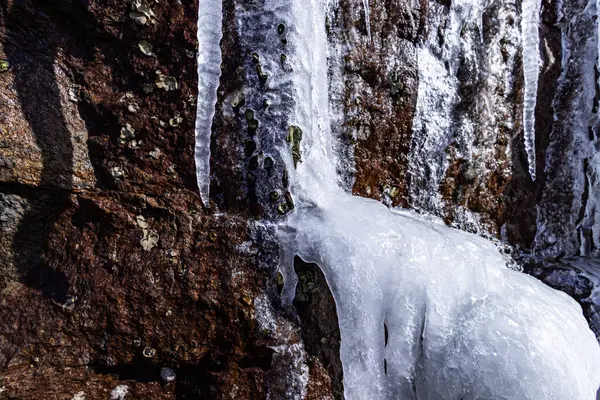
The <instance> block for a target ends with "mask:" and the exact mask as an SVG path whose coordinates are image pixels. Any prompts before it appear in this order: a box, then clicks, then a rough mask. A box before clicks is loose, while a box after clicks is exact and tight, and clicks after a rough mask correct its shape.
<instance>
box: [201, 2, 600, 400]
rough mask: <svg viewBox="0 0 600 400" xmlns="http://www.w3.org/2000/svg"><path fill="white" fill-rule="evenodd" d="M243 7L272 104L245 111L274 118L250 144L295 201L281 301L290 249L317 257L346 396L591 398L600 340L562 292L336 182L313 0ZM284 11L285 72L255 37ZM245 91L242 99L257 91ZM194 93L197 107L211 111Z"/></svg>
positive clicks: (290, 280) (477, 243)
mask: <svg viewBox="0 0 600 400" xmlns="http://www.w3.org/2000/svg"><path fill="white" fill-rule="evenodd" d="M201 4H202V1H201ZM466 4H467V3H466V2H465V5H466ZM261 7H262V9H261ZM458 11H460V10H458ZM261 13H262V14H261ZM244 15H245V16H242V17H240V18H242V22H241V25H244V21H243V19H244V18H250V17H249V16H253V15H254V16H256V18H253V21H255V23H254V27H255V29H256V31H245V32H244V31H242V34H241V41H242V43H251V44H252V45H253V46H257V47H256V49H257V50H256V51H257V52H258V53H259V56H260V57H261V58H260V60H261V61H260V62H261V63H262V62H263V60H264V63H265V64H264V70H267V71H269V72H270V73H271V74H272V75H271V76H270V77H269V78H268V79H269V80H268V81H267V84H266V85H265V86H266V87H265V88H264V90H265V92H266V93H267V94H268V95H269V96H270V97H269V99H272V100H273V101H272V103H271V105H270V106H269V110H270V111H269V113H264V115H263V114H257V115H259V117H260V118H262V119H261V121H266V122H268V125H269V126H271V125H272V127H265V129H264V130H263V129H262V128H261V132H259V134H258V136H260V139H259V140H260V143H259V145H260V146H261V149H262V150H263V151H269V150H271V151H273V150H275V151H279V153H280V154H281V157H282V158H283V160H284V162H285V163H286V164H287V170H288V171H289V173H290V177H289V178H290V179H289V180H290V189H291V191H292V193H293V195H294V198H295V201H296V209H295V210H294V211H293V212H292V213H291V214H289V216H288V217H287V219H285V220H284V221H283V222H281V223H280V225H279V233H278V238H279V240H280V242H281V249H282V254H281V268H282V272H283V273H284V276H285V287H284V292H283V296H284V300H287V301H288V302H289V301H290V300H291V298H292V296H293V293H294V286H295V282H296V277H295V275H294V272H293V267H292V266H293V257H294V255H296V254H298V255H300V256H301V257H302V258H303V259H305V260H306V261H312V262H316V263H317V264H318V265H319V266H320V267H321V268H322V269H323V271H324V273H325V276H326V278H327V281H328V283H329V286H330V288H331V290H332V293H333V296H334V299H335V301H336V305H337V311H338V317H339V324H340V331H341V337H342V343H341V358H342V364H343V369H344V395H345V398H346V399H349V400H352V399H357V400H363V399H369V400H378V399H392V398H393V399H397V398H398V399H428V400H436V399H439V400H442V399H444V400H445V399H464V400H474V399H482V398H484V399H498V398H504V399H519V400H529V399H535V400H539V399H548V400H552V399H556V400H564V399H590V400H591V399H594V398H595V396H596V390H597V389H598V385H599V383H600V347H599V346H598V342H597V341H596V338H595V336H594V334H593V333H592V332H591V330H590V329H589V327H588V325H587V323H586V321H585V319H584V318H583V316H582V313H581V308H580V307H579V306H578V305H577V303H576V302H575V301H574V300H572V299H571V298H570V297H568V296H567V295H565V294H563V293H561V292H558V291H555V290H553V289H550V288H549V287H547V286H545V285H543V284H542V283H541V282H539V281H537V280H536V279H534V278H532V277H529V276H527V275H524V274H521V273H519V272H515V271H512V270H510V269H508V268H507V267H506V260H505V259H504V258H503V256H502V255H501V254H500V253H499V252H498V250H497V249H496V248H495V246H494V245H493V244H491V243H489V242H488V241H486V240H484V239H482V238H480V237H478V236H475V235H472V234H467V233H464V232H460V231H457V230H454V229H451V228H448V227H446V226H444V225H443V224H442V223H439V222H437V220H433V219H427V218H425V217H422V216H419V215H418V214H416V213H414V212H396V211H390V210H388V209H387V208H385V207H384V206H383V205H382V204H380V203H378V202H376V201H373V200H367V199H363V198H359V197H354V196H352V195H350V194H349V193H346V192H345V191H343V190H342V189H341V188H340V186H339V180H340V179H339V177H338V175H337V172H336V167H335V166H336V165H337V163H336V156H335V151H334V150H333V149H334V144H333V141H334V140H333V138H332V134H331V129H330V120H329V105H328V101H329V98H328V81H327V70H328V60H327V46H328V44H327V35H326V33H325V24H324V21H325V12H324V4H323V0H291V1H285V2H284V1H281V0H265V1H264V3H261V6H255V5H254V4H251V5H248V6H247V9H245V10H244ZM282 21H285V23H286V26H285V33H286V35H287V42H288V43H287V47H286V48H287V51H288V52H287V58H288V59H289V60H291V61H292V63H291V64H292V65H293V67H292V68H290V69H289V70H287V71H286V72H285V73H282V72H274V71H281V70H280V69H277V68H276V65H274V64H273V63H274V61H273V60H272V58H273V57H268V56H269V55H271V54H276V51H277V50H269V49H268V47H269V46H270V43H272V42H273V41H271V40H265V38H267V39H269V38H270V36H269V35H275V34H276V33H274V32H276V31H275V30H274V29H273V27H276V26H277V24H280V23H281V22H282ZM211 23H214V21H211ZM262 29H265V31H264V32H263V33H260V32H259V31H260V30H262ZM199 36H200V34H199ZM261 39H262V40H261ZM276 42H277V41H275V43H276ZM201 43H202V42H201ZM274 59H275V60H277V58H274ZM275 62H276V61H275ZM217 65H218V64H217ZM248 67H250V66H248ZM204 68H205V69H208V68H209V67H208V66H205V67H204ZM210 76H211V77H213V78H214V77H215V76H217V75H215V74H213V75H210ZM253 79H256V78H253ZM211 82H213V83H214V82H215V81H211ZM251 83H253V84H255V83H256V82H254V81H251ZM419 90H421V89H419ZM200 96H206V93H200ZM253 96H256V94H252V93H248V95H247V97H246V99H247V101H249V102H250V104H255V103H256V102H258V101H259V100H260V99H259V98H258V97H256V98H255V97H253ZM206 103H207V102H206V101H204V103H201V102H200V100H199V107H200V105H201V104H204V106H207V107H208V106H210V107H211V110H212V109H213V108H212V107H213V104H212V102H210V104H208V105H207V104H206ZM253 107H254V106H253ZM212 112H214V111H212ZM199 114H200V111H199ZM267 114H268V115H267ZM211 117H212V115H211ZM262 124H263V122H261V127H262ZM286 125H287V126H289V125H297V126H298V127H300V128H301V129H302V131H303V139H302V142H301V152H302V160H303V162H301V163H299V164H298V166H297V169H296V168H295V167H294V165H293V161H292V157H291V155H290V150H289V147H287V146H288V145H286V143H285V142H284V141H282V140H275V139H273V138H274V137H278V136H281V131H279V132H277V131H271V130H270V129H280V128H281V127H282V126H286ZM284 132H285V131H284ZM278 134H279V135H278ZM199 139H201V135H198V136H197V140H199ZM269 145H270V146H274V148H271V149H269V148H268V146H269ZM200 172H201V171H199V180H200V178H201V177H200Z"/></svg>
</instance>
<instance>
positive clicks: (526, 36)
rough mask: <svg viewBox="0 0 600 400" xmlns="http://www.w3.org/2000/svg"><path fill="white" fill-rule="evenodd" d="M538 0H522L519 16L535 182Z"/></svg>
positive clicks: (525, 119)
mask: <svg viewBox="0 0 600 400" xmlns="http://www.w3.org/2000/svg"><path fill="white" fill-rule="evenodd" d="M540 4H541V2H540V0H524V1H523V14H522V16H521V35H522V36H521V37H522V41H523V75H524V78H525V89H524V91H525V94H524V98H523V130H524V135H525V151H526V152H527V161H528V163H529V174H530V175H531V179H533V180H535V174H536V172H535V169H536V168H535V163H536V161H535V105H536V101H537V90H538V78H539V72H540V50H539V47H540V33H539V27H538V25H539V21H540Z"/></svg>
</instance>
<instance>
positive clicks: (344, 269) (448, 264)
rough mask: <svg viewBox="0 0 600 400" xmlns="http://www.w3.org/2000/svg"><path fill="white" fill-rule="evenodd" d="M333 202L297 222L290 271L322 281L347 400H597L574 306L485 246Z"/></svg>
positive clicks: (592, 343) (594, 371) (408, 216)
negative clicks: (315, 272) (299, 266)
mask: <svg viewBox="0 0 600 400" xmlns="http://www.w3.org/2000/svg"><path fill="white" fill-rule="evenodd" d="M331 195H332V196H331V197H330V198H329V199H327V201H322V202H320V203H319V204H318V206H316V207H307V208H303V209H301V210H298V212H297V213H296V214H294V215H293V216H292V217H291V218H290V220H289V226H288V231H287V232H286V233H287V234H286V235H285V238H287V240H288V241H287V242H285V241H284V245H285V247H286V249H287V251H288V253H287V254H285V258H284V259H283V260H282V261H283V262H284V263H286V265H292V263H293V261H292V257H293V254H294V253H296V252H297V253H298V254H299V255H300V256H301V257H302V258H303V259H304V260H305V261H309V262H316V263H317V264H318V265H320V266H321V267H322V268H323V270H324V273H325V275H326V277H327V281H328V282H329V284H330V287H331V289H332V292H333V296H334V298H335V300H336V305H337V311H338V316H339V323H340V331H341V339H342V342H341V358H342V363H343V367H344V390H345V397H346V399H349V400H351V399H374V400H375V399H382V400H383V399H428V400H437V399H439V400H443V399H461V398H462V399H492V398H504V399H520V400H529V399H531V400H533V399H536V400H537V399H548V400H552V399H555V400H563V399H590V400H591V399H594V398H595V394H596V390H597V388H598V383H599V382H600V370H599V368H600V348H599V347H598V342H597V341H596V338H595V336H594V334H593V333H592V332H591V330H590V329H589V328H588V325H587V322H586V320H585V319H584V318H583V316H582V313H581V308H580V307H579V305H578V304H577V303H576V302H575V301H574V300H573V299H571V298H570V297H569V296H567V295H566V294H564V293H562V292H559V291H555V290H553V289H551V288H549V287H547V286H545V285H544V284H542V283H541V282H539V281H538V280H536V279H535V278H533V277H530V276H527V275H525V274H522V273H520V272H516V271H513V270H510V269H508V268H506V267H505V263H506V260H505V259H504V258H503V257H502V255H501V254H500V253H499V252H498V251H497V250H496V248H495V246H494V245H493V244H492V243H490V242H488V241H486V240H485V239H483V238H480V237H478V236H475V235H472V234H468V233H464V232H461V231H458V230H454V229H451V228H448V227H446V226H444V225H442V224H439V223H435V222H432V221H427V220H424V219H422V218H420V217H418V216H417V215H415V214H414V213H412V212H402V213H399V212H392V211H390V210H388V209H387V208H385V207H384V206H383V205H381V204H380V203H378V202H376V201H373V200H367V199H363V198H359V197H353V196H350V195H347V194H345V193H342V192H341V191H340V192H338V193H336V192H332V193H331ZM384 323H385V324H386V325H387V329H388V333H389V340H388V343H387V346H386V345H385V342H384V327H383V325H384ZM384 360H385V361H384ZM384 362H385V365H386V366H387V372H386V368H384Z"/></svg>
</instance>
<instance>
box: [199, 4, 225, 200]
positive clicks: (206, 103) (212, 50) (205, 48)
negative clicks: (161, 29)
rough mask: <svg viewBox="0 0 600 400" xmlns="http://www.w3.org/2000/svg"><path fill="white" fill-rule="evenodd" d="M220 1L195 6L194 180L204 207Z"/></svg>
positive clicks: (216, 79)
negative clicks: (196, 46)
mask: <svg viewBox="0 0 600 400" xmlns="http://www.w3.org/2000/svg"><path fill="white" fill-rule="evenodd" d="M222 19H223V12H222V2H221V0H199V3H198V100H197V109H196V149H195V160H196V177H197V179H198V188H199V189H200V197H201V198H202V202H203V203H204V204H205V205H208V201H209V189H210V136H211V127H212V122H213V117H214V115H215V104H216V102H217V89H218V87H219V78H220V77H221V38H222V37H223V32H222V29H221V28H222V26H221V24H222Z"/></svg>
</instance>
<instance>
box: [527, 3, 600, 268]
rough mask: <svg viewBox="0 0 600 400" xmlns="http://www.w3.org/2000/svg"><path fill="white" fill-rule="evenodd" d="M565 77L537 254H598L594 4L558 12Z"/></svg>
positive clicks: (599, 147)
mask: <svg viewBox="0 0 600 400" xmlns="http://www.w3.org/2000/svg"><path fill="white" fill-rule="evenodd" d="M557 13H558V18H559V20H560V21H564V23H563V24H561V25H560V28H561V33H562V38H561V44H562V48H561V54H562V60H561V74H560V77H559V78H558V86H557V88H556V91H555V94H554V98H553V101H552V109H553V111H554V121H553V126H552V132H551V133H550V136H549V143H548V147H547V149H546V152H545V168H544V173H545V179H544V188H543V195H542V199H541V200H540V201H539V203H538V205H537V232H536V238H535V247H536V256H538V257H541V258H543V257H558V256H560V257H568V256H591V257H599V256H600V248H599V243H600V207H599V206H598V204H600V143H599V141H598V133H599V130H600V121H599V120H598V114H597V110H594V106H595V101H596V100H595V98H596V93H597V92H596V89H597V81H596V65H597V61H598V37H597V35H596V32H597V29H598V21H597V9H596V0H586V1H573V0H565V1H561V2H560V3H559V7H558V8H557Z"/></svg>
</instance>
